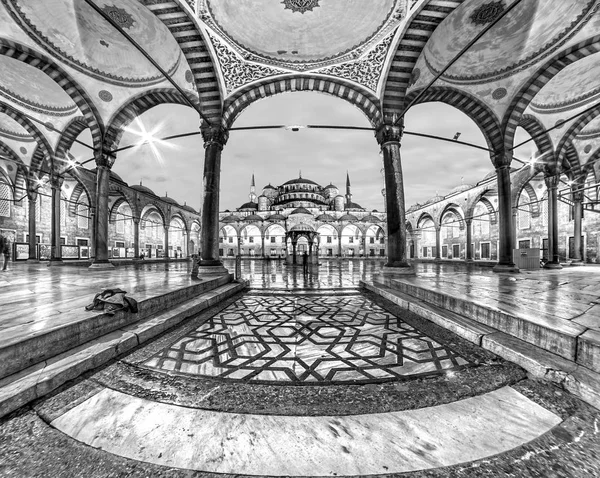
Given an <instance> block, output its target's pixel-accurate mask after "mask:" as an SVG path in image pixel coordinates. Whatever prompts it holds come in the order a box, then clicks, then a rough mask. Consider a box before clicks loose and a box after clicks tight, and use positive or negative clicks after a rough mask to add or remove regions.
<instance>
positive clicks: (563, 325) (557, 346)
mask: <svg viewBox="0 0 600 478" xmlns="http://www.w3.org/2000/svg"><path fill="white" fill-rule="evenodd" d="M374 283H375V284H380V285H383V286H386V287H389V288H391V289H393V290H394V291H396V290H397V291H399V292H402V293H404V294H406V295H408V296H411V297H414V298H416V299H419V300H420V301H422V302H424V303H427V304H431V305H434V306H436V307H439V308H441V309H443V310H445V311H449V312H454V313H456V314H458V315H461V316H463V317H466V318H468V319H471V320H474V321H477V322H479V323H481V324H483V325H487V326H489V327H492V328H493V329H495V330H499V331H501V332H504V333H507V334H509V335H512V336H513V337H516V338H518V339H520V340H523V341H525V342H528V343H530V344H532V345H535V346H536V347H539V348H541V349H543V350H547V351H548V352H551V353H553V354H556V355H560V356H561V357H564V358H566V359H568V360H571V361H573V362H575V361H576V358H577V348H578V339H579V337H580V336H581V335H582V334H583V333H584V332H585V331H586V330H587V328H586V327H584V326H582V325H580V324H577V323H573V322H571V321H569V320H566V319H561V318H558V317H548V316H544V315H543V314H524V313H523V314H519V313H517V312H514V313H513V312H508V311H507V310H501V309H499V308H497V307H494V306H492V305H488V304H485V303H483V301H484V300H485V298H482V300H481V302H477V301H474V300H472V299H464V298H461V297H456V296H451V295H448V294H444V293H442V292H439V291H437V290H431V289H428V288H425V287H420V286H417V285H414V284H411V283H409V282H405V281H404V280H402V279H377V280H375V281H374ZM512 307H514V304H507V307H506V309H509V308H512ZM596 371H597V372H600V370H596Z"/></svg>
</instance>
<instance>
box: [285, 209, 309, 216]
mask: <svg viewBox="0 0 600 478" xmlns="http://www.w3.org/2000/svg"><path fill="white" fill-rule="evenodd" d="M292 214H309V215H311V216H312V214H311V212H310V211H309V210H308V209H306V208H304V207H297V208H296V209H294V210H293V211H292V212H291V213H290V216H291V215H292Z"/></svg>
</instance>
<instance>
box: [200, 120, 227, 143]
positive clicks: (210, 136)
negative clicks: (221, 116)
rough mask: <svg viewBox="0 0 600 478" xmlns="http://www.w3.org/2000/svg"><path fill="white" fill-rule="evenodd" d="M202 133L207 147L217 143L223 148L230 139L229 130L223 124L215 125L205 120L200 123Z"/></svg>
mask: <svg viewBox="0 0 600 478" xmlns="http://www.w3.org/2000/svg"><path fill="white" fill-rule="evenodd" d="M200 133H202V139H203V140H204V147H205V148H207V147H208V146H210V145H212V144H216V145H218V146H219V147H220V148H221V149H223V146H225V144H227V140H228V139H229V131H227V130H226V129H225V128H223V127H222V126H221V125H217V126H215V125H209V124H206V123H204V122H203V123H202V124H201V125H200Z"/></svg>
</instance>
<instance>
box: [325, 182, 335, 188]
mask: <svg viewBox="0 0 600 478" xmlns="http://www.w3.org/2000/svg"><path fill="white" fill-rule="evenodd" d="M325 189H337V187H335V186H334V185H333V184H331V183H329V186H325Z"/></svg>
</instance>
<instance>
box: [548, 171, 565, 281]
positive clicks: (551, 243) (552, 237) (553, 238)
mask: <svg viewBox="0 0 600 478" xmlns="http://www.w3.org/2000/svg"><path fill="white" fill-rule="evenodd" d="M553 173H554V174H552V175H550V176H546V177H545V178H544V179H545V180H546V187H547V188H548V262H547V263H546V264H545V265H544V269H562V266H561V265H560V258H559V256H558V194H557V189H558V183H559V182H560V175H559V173H558V172H556V171H553Z"/></svg>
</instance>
